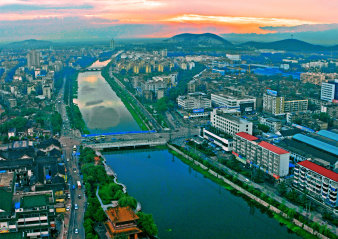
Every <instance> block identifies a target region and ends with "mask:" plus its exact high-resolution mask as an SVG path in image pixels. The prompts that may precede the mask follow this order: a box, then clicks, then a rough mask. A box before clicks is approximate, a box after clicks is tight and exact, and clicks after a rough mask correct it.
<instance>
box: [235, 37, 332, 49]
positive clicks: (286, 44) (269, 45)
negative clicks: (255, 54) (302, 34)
mask: <svg viewBox="0 0 338 239" xmlns="http://www.w3.org/2000/svg"><path fill="white" fill-rule="evenodd" d="M241 46H242V47H253V48H257V49H274V50H285V51H327V50H330V49H331V48H332V47H325V46H320V45H313V44H310V43H307V42H304V41H300V40H296V39H285V40H281V41H274V42H255V41H250V42H246V43H243V44H241Z"/></svg>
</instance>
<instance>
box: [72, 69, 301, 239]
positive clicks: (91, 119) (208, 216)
mask: <svg viewBox="0 0 338 239" xmlns="http://www.w3.org/2000/svg"><path fill="white" fill-rule="evenodd" d="M107 63H108V62H105V63H100V62H96V63H94V66H95V67H100V66H104V64H107ZM78 85H79V89H78V104H79V108H80V110H81V113H82V115H83V118H84V120H85V122H86V124H87V127H88V128H89V130H90V132H91V133H108V132H121V131H133V130H139V127H138V125H137V123H136V122H135V120H134V119H133V118H132V116H131V114H130V113H129V112H128V110H127V109H126V107H125V106H124V105H123V103H122V102H121V100H120V99H119V98H118V97H117V96H116V94H115V92H114V91H113V90H112V89H111V88H110V86H109V85H108V83H107V82H106V81H105V80H104V79H103V77H102V76H101V73H100V72H99V71H95V72H84V73H80V74H79V76H78ZM104 154H105V157H106V159H107V164H108V165H110V166H111V167H112V169H113V170H114V171H115V172H116V173H117V175H118V180H119V181H120V182H123V183H124V184H125V185H126V186H127V190H128V193H129V194H130V195H132V196H133V197H135V198H136V199H137V200H138V201H140V202H141V204H142V210H143V211H144V212H146V213H151V214H152V215H153V216H154V219H155V222H156V224H157V225H158V228H159V237H160V238H161V239H169V238H175V239H176V238H185V239H190V238H192V239H211V238H227V239H228V238H231V239H232V238H236V239H246V238H253V239H255V238H257V239H264V238H267V239H270V238H274V239H282V238H291V239H292V238H299V237H298V236H296V235H295V234H290V233H288V231H287V228H286V227H285V226H281V225H280V224H279V223H278V222H277V221H276V220H275V219H273V218H269V217H268V216H267V215H266V214H263V213H261V212H260V211H259V210H258V209H257V208H255V207H253V206H249V205H248V203H247V202H246V201H245V200H244V199H242V198H241V197H237V196H235V195H232V194H231V193H230V192H229V191H227V190H225V189H223V188H222V187H220V186H219V185H217V184H216V183H214V182H212V181H211V180H209V179H207V178H204V177H203V175H201V174H200V173H198V172H196V171H194V170H193V169H191V168H190V167H189V166H188V165H186V164H184V163H182V162H181V161H180V160H179V159H177V158H176V157H174V156H173V155H172V154H170V153H169V152H168V150H142V151H138V150H137V151H119V152H117V153H104Z"/></svg>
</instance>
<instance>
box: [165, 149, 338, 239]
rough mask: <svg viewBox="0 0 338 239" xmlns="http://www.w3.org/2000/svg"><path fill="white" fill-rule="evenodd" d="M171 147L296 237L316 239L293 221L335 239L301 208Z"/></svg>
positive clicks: (185, 160)
mask: <svg viewBox="0 0 338 239" xmlns="http://www.w3.org/2000/svg"><path fill="white" fill-rule="evenodd" d="M172 146H173V147H175V148H176V149H178V150H180V151H181V152H183V153H184V154H185V155H187V156H189V157H191V158H192V159H193V160H195V161H197V162H199V163H201V164H203V165H204V166H205V167H206V169H203V168H201V167H199V166H197V165H196V164H195V163H193V162H192V161H190V160H188V159H186V158H185V157H183V156H181V155H180V154H178V153H177V152H176V151H174V150H171V151H170V152H171V153H172V154H174V155H175V156H177V157H178V158H179V159H180V160H182V161H183V162H184V163H186V164H188V165H189V166H190V167H192V168H193V169H195V170H196V171H198V172H200V173H202V174H203V175H204V176H205V177H207V178H210V179H211V180H213V181H215V182H216V183H218V184H220V185H222V186H223V187H224V188H226V189H227V190H229V191H230V192H231V193H234V194H236V195H238V196H241V197H243V198H244V199H246V200H248V201H249V202H251V203H254V204H255V206H257V207H258V208H259V209H260V210H261V211H263V212H266V213H268V215H269V214H270V215H272V216H274V217H275V219H277V220H278V221H279V222H280V223H282V224H285V225H286V226H287V227H288V228H289V229H290V230H291V231H293V232H295V233H296V234H297V235H300V236H302V237H303V238H316V237H314V235H313V234H311V233H309V232H307V231H305V230H304V229H303V228H301V227H299V226H296V225H295V224H294V223H293V220H294V219H296V220H298V221H300V222H301V223H302V224H304V225H308V226H309V227H311V228H312V229H314V230H315V231H317V232H319V233H321V234H323V235H325V236H327V237H329V238H337V236H336V235H335V234H334V233H333V232H331V231H330V230H329V229H328V228H327V226H326V225H320V224H318V223H317V222H313V221H312V218H308V217H305V216H304V215H303V214H302V212H303V210H302V209H301V207H299V210H298V211H296V210H295V209H292V208H288V207H287V206H286V205H285V203H284V202H278V201H277V200H275V199H274V198H273V197H271V196H270V195H267V194H265V193H264V192H261V191H260V190H259V189H257V188H254V187H253V186H251V185H249V184H247V183H245V182H242V181H240V180H239V179H238V178H237V177H236V176H235V175H230V174H229V173H227V172H226V171H224V170H223V169H220V168H219V167H217V166H215V165H213V164H210V163H209V161H207V160H203V159H202V158H201V157H200V156H198V155H197V154H194V153H192V152H190V151H189V150H187V149H185V148H183V147H181V146H178V145H172ZM209 170H212V171H214V172H215V173H217V174H218V175H220V176H223V177H224V178H226V179H228V180H230V181H231V182H233V183H234V184H236V185H238V186H239V187H241V188H243V189H245V190H246V191H248V192H249V193H251V194H253V195H255V196H256V197H258V198H260V199H262V200H263V201H265V202H267V203H268V204H270V205H272V206H274V207H276V208H278V209H279V210H281V212H283V213H285V214H286V215H287V218H285V217H283V216H281V215H279V214H276V213H273V214H271V212H270V211H269V208H265V207H263V206H262V205H260V204H259V203H258V202H256V201H253V200H251V199H250V198H248V196H246V195H244V194H243V193H241V192H239V191H236V190H235V189H234V188H233V187H231V186H230V185H228V184H226V183H225V182H224V181H223V180H221V179H219V178H218V177H217V176H215V175H213V174H211V173H210V172H209ZM281 191H282V192H283V191H285V190H283V189H282V190H281Z"/></svg>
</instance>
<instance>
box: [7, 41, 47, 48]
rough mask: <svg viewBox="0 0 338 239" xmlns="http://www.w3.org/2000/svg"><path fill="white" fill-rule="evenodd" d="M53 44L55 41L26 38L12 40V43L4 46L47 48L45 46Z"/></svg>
mask: <svg viewBox="0 0 338 239" xmlns="http://www.w3.org/2000/svg"><path fill="white" fill-rule="evenodd" d="M52 45H53V42H51V41H43V40H36V39H29V40H24V41H18V42H11V43H8V44H6V45H4V47H7V48H45V47H50V46H52Z"/></svg>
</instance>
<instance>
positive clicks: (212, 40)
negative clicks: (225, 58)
mask: <svg viewBox="0 0 338 239" xmlns="http://www.w3.org/2000/svg"><path fill="white" fill-rule="evenodd" d="M165 41H166V42H167V43H176V44H184V45H207V46H212V45H218V46H220V45H223V46H227V47H230V46H232V43H231V42H229V41H227V40H225V39H224V38H222V37H220V36H218V35H216V34H212V33H203V34H192V33H183V34H179V35H175V36H173V37H171V38H169V39H166V40H165Z"/></svg>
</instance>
